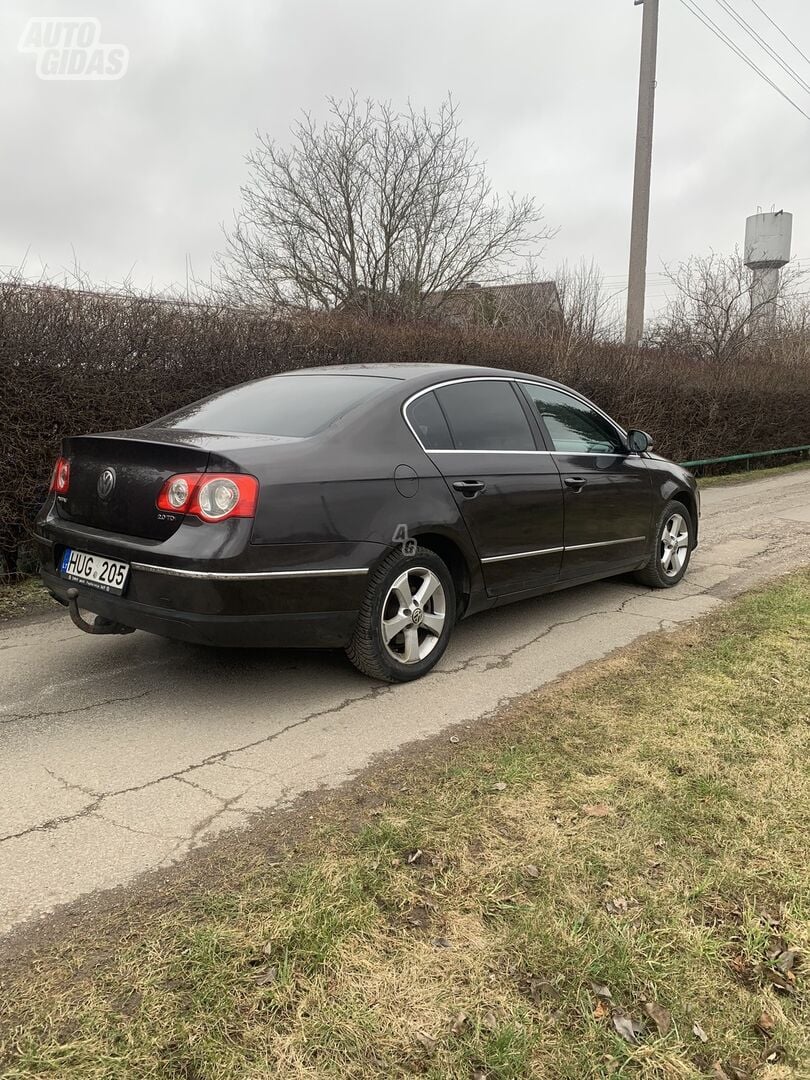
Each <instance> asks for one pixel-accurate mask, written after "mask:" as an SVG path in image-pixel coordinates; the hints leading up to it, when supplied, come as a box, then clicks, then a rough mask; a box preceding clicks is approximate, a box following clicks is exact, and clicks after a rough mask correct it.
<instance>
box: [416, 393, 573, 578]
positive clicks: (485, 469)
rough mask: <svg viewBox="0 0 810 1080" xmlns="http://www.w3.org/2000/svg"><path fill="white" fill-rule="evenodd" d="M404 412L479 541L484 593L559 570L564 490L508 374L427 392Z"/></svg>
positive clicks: (554, 573)
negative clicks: (506, 377) (502, 376)
mask: <svg viewBox="0 0 810 1080" xmlns="http://www.w3.org/2000/svg"><path fill="white" fill-rule="evenodd" d="M406 415H407V417H408V421H409V423H410V424H411V427H412V429H413V431H414V433H415V434H416V436H417V438H418V439H419V440H420V442H421V443H422V445H423V447H424V449H425V450H426V452H427V453H428V454H429V455H430V457H431V459H432V460H433V462H434V464H435V465H436V466H437V468H438V469H439V470H440V472H441V473H442V475H443V476H444V479H445V481H446V482H447V484H448V486H449V488H450V490H451V492H452V494H453V497H454V499H455V500H456V504H457V505H458V508H459V511H460V513H461V515H462V517H463V519H464V522H465V524H466V526H467V529H468V530H469V533H470V535H471V537H472V540H473V543H474V544H475V547H476V550H477V552H478V555H479V558H480V559H481V563H482V570H483V575H484V581H485V584H486V589H487V592H488V593H489V594H490V595H492V596H501V595H505V594H507V593H516V592H522V591H527V590H530V589H533V588H537V587H540V586H542V585H545V584H548V583H550V582H556V581H557V580H558V579H559V575H560V564H561V558H562V547H563V495H562V483H561V480H560V475H559V472H558V470H557V468H556V466H555V464H554V461H553V459H552V457H551V455H550V454H549V453H548V452H547V451H546V450H545V448H544V447H543V448H542V450H541V449H540V447H538V443H537V436H536V435H535V430H534V427H533V425H532V423H531V422H530V419H529V415H530V413H529V410H528V408H527V406H526V404H525V401H524V399H523V398H522V395H521V394H520V392H519V391H518V390H517V388H516V387H515V385H514V383H513V382H512V381H511V380H510V379H505V378H469V379H462V380H458V381H455V382H452V383H446V384H443V385H440V386H437V387H435V388H433V389H431V390H429V391H423V392H421V393H420V394H419V395H417V396H416V397H415V398H413V399H411V401H410V402H409V404H408V406H407V408H406Z"/></svg>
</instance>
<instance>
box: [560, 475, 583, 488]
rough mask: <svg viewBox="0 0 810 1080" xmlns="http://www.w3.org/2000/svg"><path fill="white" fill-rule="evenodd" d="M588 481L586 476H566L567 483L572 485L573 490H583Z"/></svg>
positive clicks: (568, 485)
mask: <svg viewBox="0 0 810 1080" xmlns="http://www.w3.org/2000/svg"><path fill="white" fill-rule="evenodd" d="M587 483H588V481H587V480H586V479H585V477H584V476H566V478H565V485H566V487H570V488H571V490H572V491H582V489H583V488H584V487H585V485H586V484H587Z"/></svg>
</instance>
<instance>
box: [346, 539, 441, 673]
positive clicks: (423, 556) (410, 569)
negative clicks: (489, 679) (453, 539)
mask: <svg viewBox="0 0 810 1080" xmlns="http://www.w3.org/2000/svg"><path fill="white" fill-rule="evenodd" d="M455 614H456V591H455V588H454V586H453V578H452V575H451V574H450V571H449V570H448V569H447V566H446V565H445V563H444V562H443V561H442V560H441V559H440V558H439V556H438V555H436V553H435V552H433V551H430V550H429V549H428V548H423V547H417V548H416V550H415V551H414V552H413V554H411V555H405V554H403V553H402V552H401V551H399V550H397V551H392V552H391V554H390V555H388V556H386V558H385V559H383V560H382V562H381V563H380V564H379V566H377V567H376V568H375V570H374V571H373V572H372V573H371V574H370V575H369V581H368V588H367V590H366V595H365V599H364V600H363V604H362V606H361V608H360V612H359V614H358V617H357V624H356V626H355V629H354V634H353V635H352V640H351V641H350V643H349V644H348V646H347V647H346V655H347V656H348V658H349V659H350V660H351V662H352V663H353V664H354V666H355V667H356V668H358V669H359V670H360V671H362V672H363V674H364V675H368V676H370V677H371V678H372V679H381V680H383V681H384V682H410V681H411V680H412V679H419V678H421V676H422V675H426V674H427V673H428V672H429V671H430V670H431V669H432V668H433V667H435V665H436V664H437V663H438V662H439V660H440V659H441V657H442V655H443V653H444V650H445V649H446V648H447V643H448V642H449V640H450V634H451V633H452V630H453V625H454V623H455Z"/></svg>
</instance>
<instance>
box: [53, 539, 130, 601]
mask: <svg viewBox="0 0 810 1080" xmlns="http://www.w3.org/2000/svg"><path fill="white" fill-rule="evenodd" d="M61 570H62V576H63V577H66V578H69V579H70V580H71V581H80V582H82V584H84V585H93V586H94V587H95V588H96V589H103V590H104V592H108V593H117V594H119V595H120V594H121V593H122V592H123V591H124V586H125V585H126V583H127V576H128V575H129V563H124V562H117V561H116V560H115V559H105V558H103V556H101V555H91V554H89V552H87V551H76V550H75V549H74V548H68V549H67V550H66V551H65V554H64V555H63V556H62V567H61Z"/></svg>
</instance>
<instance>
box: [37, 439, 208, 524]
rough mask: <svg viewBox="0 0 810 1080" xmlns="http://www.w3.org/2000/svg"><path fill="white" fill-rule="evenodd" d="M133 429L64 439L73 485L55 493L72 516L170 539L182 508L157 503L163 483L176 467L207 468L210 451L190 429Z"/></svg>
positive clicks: (62, 510) (62, 508) (181, 469)
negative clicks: (167, 510) (175, 510)
mask: <svg viewBox="0 0 810 1080" xmlns="http://www.w3.org/2000/svg"><path fill="white" fill-rule="evenodd" d="M171 434H172V435H174V436H175V438H173V439H169V438H167V437H166V436H167V433H166V432H155V433H154V436H155V437H151V433H150V435H149V436H147V435H146V433H145V432H144V433H143V434H141V433H138V432H133V433H132V434H128V433H123V432H116V433H114V434H111V435H82V436H79V437H76V438H70V439H65V442H64V455H65V457H67V458H68V460H69V461H70V486H69V488H68V493H67V495H66V496H59V497H58V498H57V502H56V505H57V508H58V513H59V515H60V516H61V517H63V518H66V519H67V520H68V521H75V522H76V523H77V524H81V525H90V526H93V527H94V528H97V529H104V530H105V531H107V532H113V533H119V534H122V535H125V536H139V537H145V538H148V539H152V540H167V539H168V538H169V537H170V536H171V535H172V533H174V532H175V531H176V530H177V529H178V528H179V526H180V523H181V522H182V520H183V515H182V514H164V513H162V512H161V511H159V510H158V509H157V506H156V502H157V497H158V494H159V493H160V489H161V488H162V487H163V485H164V483H165V482H166V480H167V479H168V478H169V477H170V476H172V475H173V474H174V473H183V472H185V473H195V472H205V469H206V466H207V465H208V462H209V459H210V457H211V453H210V451H209V449H208V448H207V447H206V446H205V445H204V443H203V440H202V439H201V438H199V437H197V438H194V437H193V436H192V433H191V432H172V433H171Z"/></svg>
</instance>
